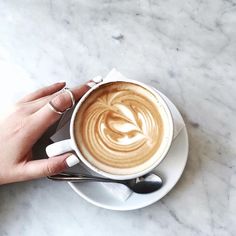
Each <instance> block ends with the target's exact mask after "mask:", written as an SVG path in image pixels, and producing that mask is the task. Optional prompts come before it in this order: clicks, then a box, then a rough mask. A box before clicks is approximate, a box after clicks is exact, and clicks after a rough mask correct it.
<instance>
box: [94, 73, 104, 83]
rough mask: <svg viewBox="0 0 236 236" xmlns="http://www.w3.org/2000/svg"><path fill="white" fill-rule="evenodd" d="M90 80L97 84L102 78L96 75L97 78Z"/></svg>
mask: <svg viewBox="0 0 236 236" xmlns="http://www.w3.org/2000/svg"><path fill="white" fill-rule="evenodd" d="M92 80H93V82H95V83H96V84H97V83H100V82H102V81H103V78H102V76H101V75H98V76H96V77H94V78H93V79H92Z"/></svg>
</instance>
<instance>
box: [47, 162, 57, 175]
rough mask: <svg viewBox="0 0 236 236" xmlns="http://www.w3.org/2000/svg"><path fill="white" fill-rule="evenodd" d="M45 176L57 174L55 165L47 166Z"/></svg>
mask: <svg viewBox="0 0 236 236" xmlns="http://www.w3.org/2000/svg"><path fill="white" fill-rule="evenodd" d="M45 172H46V173H45V175H54V174H56V173H57V168H56V167H55V166H53V165H50V163H48V164H47V166H46V170H45Z"/></svg>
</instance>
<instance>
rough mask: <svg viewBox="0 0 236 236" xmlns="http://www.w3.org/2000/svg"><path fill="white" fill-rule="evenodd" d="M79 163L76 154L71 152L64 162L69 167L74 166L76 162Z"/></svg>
mask: <svg viewBox="0 0 236 236" xmlns="http://www.w3.org/2000/svg"><path fill="white" fill-rule="evenodd" d="M78 163H79V159H78V157H77V156H76V155H74V154H72V155H70V156H69V157H67V158H66V164H67V165H68V166H69V167H72V166H75V165H76V164H78Z"/></svg>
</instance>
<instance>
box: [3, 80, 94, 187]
mask: <svg viewBox="0 0 236 236" xmlns="http://www.w3.org/2000/svg"><path fill="white" fill-rule="evenodd" d="M94 84H95V82H89V83H88V84H86V85H83V86H81V87H79V88H74V89H72V90H71V91H72V93H73V95H74V98H75V100H76V101H78V100H79V99H80V97H81V96H82V95H83V94H84V93H85V92H86V91H87V90H88V89H89V88H90V87H91V86H92V85H94ZM64 86H65V83H56V84H53V85H51V86H49V87H45V88H42V89H40V90H38V91H36V92H34V93H32V94H29V95H27V96H26V97H24V98H23V99H21V100H20V101H19V102H18V103H17V104H16V105H15V107H14V109H13V111H11V112H10V114H9V115H7V116H6V117H5V118H4V119H3V120H1V121H0V184H6V183H11V182H18V181H24V180H30V179H34V178H40V177H44V176H48V175H53V174H56V173H59V172H61V171H63V170H65V169H66V168H67V167H68V166H72V165H73V164H76V163H77V159H76V157H75V156H74V155H73V154H70V153H67V154H63V155H60V156H56V157H52V158H49V159H42V160H32V147H33V145H34V144H35V143H36V142H37V140H38V139H39V138H40V137H41V136H42V135H43V133H44V132H45V131H46V130H47V129H48V128H49V127H50V126H51V125H52V124H54V123H55V122H56V121H57V120H58V119H59V118H60V115H59V114H57V113H55V112H54V111H52V110H51V109H50V107H49V106H48V102H49V101H51V102H52V104H53V106H54V107H55V108H57V109H58V110H59V111H64V110H66V109H67V108H68V107H70V106H71V103H72V101H71V98H70V96H69V94H68V93H67V92H64V93H62V92H61V91H60V90H61V89H62V88H63V87H64Z"/></svg>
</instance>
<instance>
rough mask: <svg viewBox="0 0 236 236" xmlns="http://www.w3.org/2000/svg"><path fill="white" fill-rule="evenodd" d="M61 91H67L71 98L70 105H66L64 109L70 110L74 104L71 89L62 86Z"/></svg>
mask: <svg viewBox="0 0 236 236" xmlns="http://www.w3.org/2000/svg"><path fill="white" fill-rule="evenodd" d="M62 91H64V92H67V93H68V94H69V95H70V98H71V106H70V107H68V108H67V109H66V110H65V111H68V110H70V109H71V108H72V107H73V106H74V105H75V97H74V95H73V93H72V92H71V90H70V89H69V88H63V90H62Z"/></svg>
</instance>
